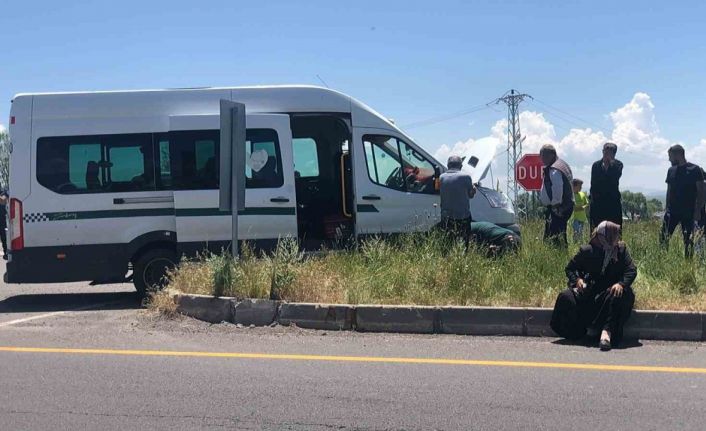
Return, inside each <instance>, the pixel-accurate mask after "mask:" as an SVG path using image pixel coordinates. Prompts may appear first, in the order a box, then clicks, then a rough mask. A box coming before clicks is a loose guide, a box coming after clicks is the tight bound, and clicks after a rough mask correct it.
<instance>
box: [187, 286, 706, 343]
mask: <svg viewBox="0 0 706 431" xmlns="http://www.w3.org/2000/svg"><path fill="white" fill-rule="evenodd" d="M175 301H176V303H177V310H178V311H179V312H180V313H182V314H186V315H187V316H191V317H194V318H196V319H199V320H204V321H206V322H211V323H220V322H223V321H225V322H232V323H240V324H243V325H256V326H265V325H269V324H271V323H272V322H275V321H276V322H278V323H279V324H281V325H292V324H293V325H296V326H299V327H302V328H310V329H323V330H344V331H345V330H357V331H361V332H396V333H413V334H459V335H503V336H519V335H524V336H532V337H556V334H554V332H553V331H552V330H551V328H550V327H549V321H550V319H551V315H552V310H551V309H550V308H513V307H505V308H495V307H422V306H390V305H347V304H314V303H287V302H283V303H280V302H278V301H269V300H264V299H248V300H243V301H238V300H236V299H235V298H214V297H212V296H205V295H182V294H179V295H176V296H175ZM625 335H626V337H628V338H639V339H643V340H670V341H706V313H699V312H683V311H651V310H638V311H635V312H633V314H632V316H631V317H630V320H629V321H628V323H627V325H626V327H625Z"/></svg>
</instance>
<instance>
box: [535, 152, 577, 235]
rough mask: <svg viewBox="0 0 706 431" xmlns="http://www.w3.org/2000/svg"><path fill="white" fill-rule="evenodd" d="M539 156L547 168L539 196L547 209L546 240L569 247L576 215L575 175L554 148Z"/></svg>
mask: <svg viewBox="0 0 706 431" xmlns="http://www.w3.org/2000/svg"><path fill="white" fill-rule="evenodd" d="M539 156H540V157H541V158H542V163H543V164H544V180H543V182H542V191H541V192H540V194H539V200H540V202H541V203H542V205H544V206H545V207H546V219H545V224H544V240H545V241H547V242H549V243H550V244H553V245H556V246H560V247H567V241H566V227H567V225H568V223H569V219H570V218H571V214H572V213H573V211H574V193H573V190H572V189H571V181H572V180H573V174H572V173H571V168H570V167H569V165H568V164H567V163H566V162H565V161H563V160H561V159H560V158H559V157H558V156H557V154H556V149H555V148H554V146H552V145H545V146H543V147H542V149H541V150H540V151H539Z"/></svg>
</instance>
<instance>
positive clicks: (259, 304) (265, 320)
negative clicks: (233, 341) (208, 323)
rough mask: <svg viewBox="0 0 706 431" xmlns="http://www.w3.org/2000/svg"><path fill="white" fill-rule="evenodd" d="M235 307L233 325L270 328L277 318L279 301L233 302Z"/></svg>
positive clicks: (248, 300) (251, 300) (254, 300)
mask: <svg viewBox="0 0 706 431" xmlns="http://www.w3.org/2000/svg"><path fill="white" fill-rule="evenodd" d="M231 304H232V306H233V319H232V320H231V321H232V322H233V323H235V324H236V325H237V324H240V325H244V326H250V325H255V326H268V325H270V324H271V323H272V322H274V321H275V319H276V318H277V310H278V309H279V301H270V300H269V299H244V300H242V301H236V300H233V299H232V300H231Z"/></svg>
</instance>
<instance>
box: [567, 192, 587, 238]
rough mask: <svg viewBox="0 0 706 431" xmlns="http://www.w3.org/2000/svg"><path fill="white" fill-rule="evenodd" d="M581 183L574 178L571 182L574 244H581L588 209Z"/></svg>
mask: <svg viewBox="0 0 706 431" xmlns="http://www.w3.org/2000/svg"><path fill="white" fill-rule="evenodd" d="M581 187H583V181H581V180H580V179H578V178H574V179H573V180H572V181H571V188H572V189H573V191H574V202H575V205H574V213H573V214H572V215H571V227H572V228H573V229H574V242H581V241H582V239H583V228H584V226H586V224H587V223H588V217H587V216H586V210H587V209H588V196H586V192H582V191H581Z"/></svg>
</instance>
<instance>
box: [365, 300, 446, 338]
mask: <svg viewBox="0 0 706 431" xmlns="http://www.w3.org/2000/svg"><path fill="white" fill-rule="evenodd" d="M437 315H438V313H437V308H436V307H412V306H409V307H404V306H400V307H398V306H389V305H357V306H356V307H355V327H356V330H358V331H361V332H400V333H409V334H433V333H434V329H435V328H436V326H437V325H436V324H435V322H436V320H437Z"/></svg>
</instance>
